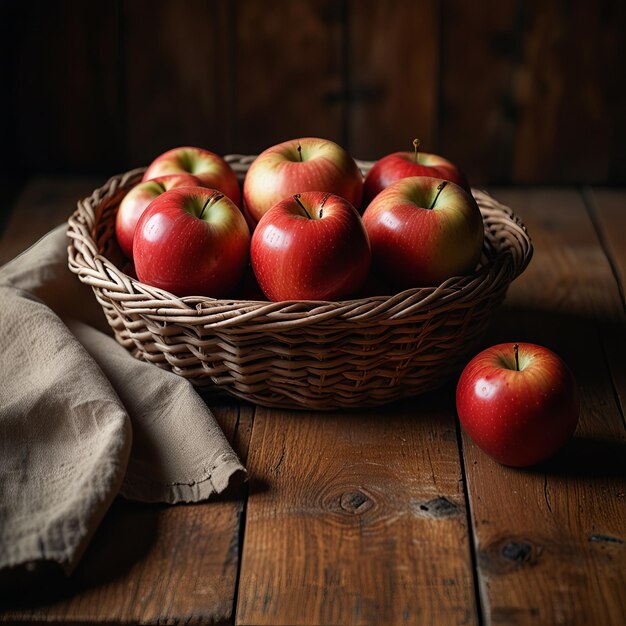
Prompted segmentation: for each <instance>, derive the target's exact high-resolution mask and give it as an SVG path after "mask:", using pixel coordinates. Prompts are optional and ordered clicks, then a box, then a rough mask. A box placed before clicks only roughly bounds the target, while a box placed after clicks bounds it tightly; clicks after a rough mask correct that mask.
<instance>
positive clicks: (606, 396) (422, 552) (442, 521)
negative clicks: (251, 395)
mask: <svg viewBox="0 0 626 626" xmlns="http://www.w3.org/2000/svg"><path fill="white" fill-rule="evenodd" d="M98 182H99V181H96V180H88V179H79V180H59V179H37V180H33V181H31V182H30V183H28V184H27V185H26V187H25V188H24V190H23V192H22V193H21V195H20V197H19V198H18V200H17V202H16V205H15V207H14V211H13V214H12V217H11V219H10V220H9V221H8V223H7V225H6V229H5V233H4V238H3V240H2V248H1V249H0V257H1V258H2V259H3V260H6V259H7V258H10V257H11V256H13V255H14V254H15V253H17V252H18V251H19V250H20V249H22V248H24V247H25V246H26V245H27V244H29V243H30V242H31V241H32V240H34V239H36V238H37V237H38V236H39V235H41V234H42V233H44V232H46V231H47V230H49V229H50V228H51V227H52V226H54V225H55V224H57V223H60V222H62V221H63V220H64V219H65V218H66V216H67V215H68V214H69V213H70V212H71V211H72V208H73V204H74V201H75V199H76V198H78V197H79V196H81V195H82V194H84V193H86V192H87V191H89V190H91V189H92V188H93V187H95V186H96V184H97V183H98ZM492 191H493V193H494V195H495V196H496V197H497V198H498V199H500V200H501V201H503V202H504V203H505V204H508V205H509V206H511V207H513V209H514V210H515V211H516V212H517V213H518V214H519V215H520V216H521V218H522V219H523V220H524V222H525V223H526V225H527V226H528V229H529V231H530V234H531V235H532V237H533V241H534V245H535V256H534V259H533V261H532V262H531V265H530V267H529V268H528V270H527V271H526V273H525V274H524V275H523V276H522V277H521V278H520V279H519V280H517V281H516V282H515V283H514V284H513V286H512V287H511V289H510V291H509V295H508V298H507V301H506V304H505V306H504V307H503V308H502V310H501V312H500V313H499V315H498V317H497V319H496V320H495V322H494V324H493V326H492V328H491V330H490V333H489V336H488V337H487V339H486V341H485V344H486V345H488V344H490V343H494V342H496V341H500V340H503V341H511V340H521V341H533V342H537V343H540V344H544V345H546V346H548V347H550V348H552V349H554V350H555V351H557V352H558V353H559V354H561V355H562V356H563V357H564V358H565V360H566V361H567V362H568V363H569V364H570V366H571V367H572V369H573V370H574V373H575V375H576V377H577V380H578V382H579V385H580V391H581V397H582V415H581V421H580V425H579V428H578V431H577V432H576V436H575V438H574V440H573V441H572V442H571V443H570V444H569V445H568V446H567V448H566V449H565V450H564V452H563V453H562V454H560V455H559V456H558V457H557V458H556V459H554V460H553V461H552V462H550V463H547V464H545V465H543V466H541V467H538V468H534V469H532V470H515V469H510V468H506V467H502V466H500V465H498V464H497V463H495V462H493V461H491V460H490V459H489V458H487V457H486V456H485V455H484V454H482V453H481V452H480V450H479V449H477V448H476V446H474V445H473V444H472V442H471V441H470V440H469V439H468V438H467V437H466V436H465V435H464V434H463V433H462V432H460V430H459V427H458V424H457V421H456V416H455V407H454V383H455V381H451V382H450V384H449V385H447V386H446V387H445V388H444V389H442V390H440V391H439V392H437V393H434V394H430V395H427V396H424V397H420V398H415V399H412V400H408V401H405V402H403V403H401V404H397V405H394V406H391V407H386V408H380V409H375V410H360V411H354V412H346V411H340V412H335V413H311V412H296V411H276V410H268V409H264V408H255V407H253V406H249V405H246V404H237V403H231V404H222V405H215V404H212V405H211V408H212V409H213V410H214V412H215V413H216V415H217V417H218V418H219V420H220V422H221V423H222V424H223V426H224V428H225V430H226V432H227V434H228V436H229V437H230V440H231V441H232V442H233V445H234V447H235V448H236V450H237V451H238V453H239V454H240V456H241V457H242V459H243V461H244V462H245V464H246V465H247V467H248V470H249V473H250V482H249V485H247V486H246V487H245V489H244V490H243V492H240V493H234V494H230V495H229V496H227V497H223V498H221V499H219V500H217V501H214V502H210V503H204V504H197V505H188V506H172V507H166V506H147V505H140V504H135V503H129V502H125V501H121V500H120V501H117V502H116V503H115V504H114V506H113V507H112V510H111V511H110V513H109V514H108V515H107V517H106V518H105V521H104V522H103V524H102V526H101V527H100V529H99V530H98V532H97V536H96V537H95V539H94V541H93V543H92V544H91V546H90V547H89V549H88V551H87V553H86V554H85V556H84V558H83V560H82V562H81V564H80V565H79V567H78V569H77V571H76V572H75V574H74V575H73V576H72V577H71V578H69V579H64V577H63V576H60V575H58V574H57V573H55V572H52V573H49V574H47V575H46V576H45V577H44V578H43V580H40V581H39V582H41V583H43V584H42V585H38V586H37V587H36V588H35V589H33V587H32V586H31V589H30V590H28V591H27V592H26V593H19V592H17V591H15V592H13V591H12V592H11V594H8V593H5V594H4V598H3V603H4V608H3V611H2V613H0V620H1V619H4V620H6V621H10V622H21V621H29V620H32V621H41V622H43V621H45V622H60V623H66V622H72V623H76V622H93V623H137V622H138V623H142V624H143V623H157V622H158V623H168V624H169V623H171V624H179V623H185V624H186V623H193V624H196V623H197V624H204V623H220V624H221V623H233V622H234V623H236V624H402V623H406V624H446V625H447V624H477V623H486V624H585V625H590V624H603V625H604V624H625V623H626V443H625V442H626V430H625V423H624V406H626V324H625V320H626V315H625V301H624V291H625V289H626V192H625V191H616V190H602V189H582V190H581V189H571V188H570V189H545V188H542V189H535V188H531V189H495V190H492ZM0 595H3V594H2V590H1V589H0ZM8 595H10V597H7V596H8Z"/></svg>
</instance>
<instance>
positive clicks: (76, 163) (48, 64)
mask: <svg viewBox="0 0 626 626" xmlns="http://www.w3.org/2000/svg"><path fill="white" fill-rule="evenodd" d="M20 5H21V6H20V10H19V15H18V16H17V17H16V19H15V21H14V22H13V23H12V24H11V28H13V29H14V30H15V31H16V32H17V33H19V37H18V46H17V48H16V50H14V51H12V54H11V55H10V58H11V62H13V63H15V64H16V80H15V84H14V92H13V93H12V94H11V95H12V97H13V99H14V102H15V113H16V118H15V119H13V121H12V123H13V124H14V125H15V129H16V130H15V132H16V134H17V154H16V155H15V156H14V157H13V158H14V159H17V160H19V162H20V164H21V166H22V167H23V168H24V169H25V170H26V171H27V172H28V173H29V174H32V173H35V172H42V173H58V172H67V171H71V172H73V173H74V174H76V173H87V172H94V171H96V172H108V171H114V169H116V168H117V167H119V166H120V162H121V161H123V155H124V145H125V137H124V133H125V128H124V123H123V121H124V111H123V110H122V108H123V102H122V97H121V93H122V91H121V90H122V87H121V85H122V80H121V78H122V75H121V64H122V60H121V56H120V54H121V51H120V48H119V45H118V42H119V41H120V24H119V13H118V3H117V2H114V3H109V2H82V1H81V0H64V1H60V0H53V1H51V2H43V3H20Z"/></svg>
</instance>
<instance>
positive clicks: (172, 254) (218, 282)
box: [133, 187, 250, 298]
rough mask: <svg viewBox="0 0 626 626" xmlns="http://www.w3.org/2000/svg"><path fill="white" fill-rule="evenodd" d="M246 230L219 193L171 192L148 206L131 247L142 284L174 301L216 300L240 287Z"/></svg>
mask: <svg viewBox="0 0 626 626" xmlns="http://www.w3.org/2000/svg"><path fill="white" fill-rule="evenodd" d="M249 248H250V230H249V229H248V225H247V224H246V220H245V219H244V217H243V215H242V213H241V211H240V210H239V209H238V208H237V207H236V206H235V204H234V203H233V202H232V201H231V200H230V199H229V198H228V197H226V196H225V195H224V194H223V193H222V192H220V191H218V190H216V189H207V188H205V187H180V188H177V189H170V190H169V191H166V192H165V193H163V194H161V195H160V196H158V197H157V198H156V199H155V200H153V201H152V202H151V203H150V206H149V207H148V208H147V209H146V211H145V212H144V214H143V215H142V216H141V218H140V219H139V222H138V224H137V228H136V229H135V237H134V241H133V257H134V261H135V270H136V272H137V277H138V278H139V280H140V281H142V282H144V283H147V284H148V285H152V286H154V287H159V288H160V289H165V290H167V291H171V292H172V293H173V294H175V295H177V296H192V295H193V296H210V297H214V298H220V297H223V296H226V295H228V294H229V293H230V292H232V291H233V290H234V289H235V288H236V287H237V286H238V285H239V284H240V282H241V279H242V278H243V274H244V271H245V269H246V266H247V263H248V253H249Z"/></svg>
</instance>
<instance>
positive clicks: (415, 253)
mask: <svg viewBox="0 0 626 626" xmlns="http://www.w3.org/2000/svg"><path fill="white" fill-rule="evenodd" d="M363 223H364V224H365V228H366V229H367V234H368V235H369V238H370V243H371V246H372V265H373V270H374V271H375V272H376V273H377V274H378V275H379V276H380V277H381V278H382V279H383V280H385V281H388V282H389V283H391V284H394V285H395V286H396V287H398V288H400V289H408V288H410V287H434V286H437V285H439V284H440V283H442V282H443V281H445V280H447V279H448V278H452V277H453V276H459V275H464V274H469V273H471V272H472V271H473V270H474V269H475V268H476V265H477V263H478V261H479V259H480V254H481V250H482V244H483V237H484V226H483V220H482V216H481V214H480V209H479V208H478V205H477V204H476V201H475V200H474V198H473V197H472V196H471V195H470V194H469V193H467V192H466V191H465V190H464V189H462V188H461V187H459V186H458V185H455V184H454V183H452V182H450V181H441V180H439V179H436V178H429V177H425V176H414V177H411V178H403V179H401V180H399V181H397V182H395V183H393V184H392V185H391V186H389V187H387V188H386V189H385V190H384V191H382V192H381V193H380V194H378V195H377V196H376V198H374V200H373V201H372V202H371V204H370V205H369V206H368V207H367V209H366V210H365V213H364V214H363Z"/></svg>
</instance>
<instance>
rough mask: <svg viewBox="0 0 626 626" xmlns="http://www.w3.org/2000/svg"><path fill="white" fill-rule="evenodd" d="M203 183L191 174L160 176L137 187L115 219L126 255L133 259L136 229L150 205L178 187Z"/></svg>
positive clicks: (123, 203) (118, 238)
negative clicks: (163, 194) (157, 198)
mask: <svg viewBox="0 0 626 626" xmlns="http://www.w3.org/2000/svg"><path fill="white" fill-rule="evenodd" d="M201 186H202V183H201V182H200V180H199V179H198V178H196V177H195V176H192V175H191V174H172V175H170V176H159V177H158V178H153V179H151V180H147V181H144V182H141V183H139V184H138V185H135V186H134V187H133V188H132V189H131V190H130V191H129V192H128V193H127V194H126V195H125V196H124V198H123V199H122V202H120V206H119V209H118V211H117V216H116V218H115V235H116V237H117V242H118V243H119V244H120V248H122V251H123V252H124V254H125V255H126V256H127V257H128V258H129V259H132V258H133V236H134V234H135V227H136V226H137V222H138V221H139V218H140V217H141V215H142V214H143V212H144V211H145V210H146V209H147V208H148V205H149V204H150V203H151V202H152V201H153V200H154V199H155V198H156V197H157V196H160V195H161V194H162V193H164V192H165V191H168V190H169V189H176V188H177V187H201Z"/></svg>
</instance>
